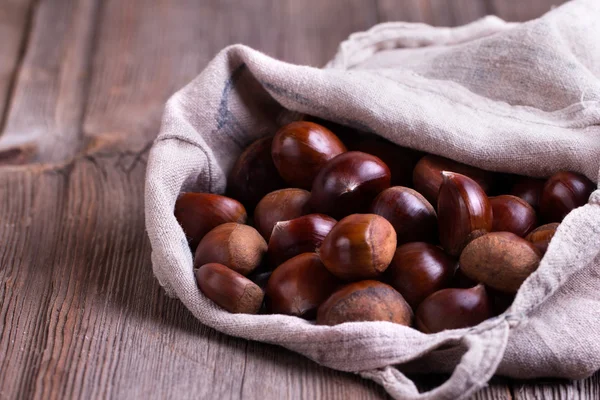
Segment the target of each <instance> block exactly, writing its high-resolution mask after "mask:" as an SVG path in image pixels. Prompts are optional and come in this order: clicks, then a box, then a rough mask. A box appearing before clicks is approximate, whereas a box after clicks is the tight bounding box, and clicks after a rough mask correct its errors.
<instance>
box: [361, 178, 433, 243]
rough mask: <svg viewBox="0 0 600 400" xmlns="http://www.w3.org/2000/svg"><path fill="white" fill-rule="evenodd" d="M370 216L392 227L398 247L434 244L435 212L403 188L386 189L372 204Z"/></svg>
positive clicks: (417, 193) (419, 196)
mask: <svg viewBox="0 0 600 400" xmlns="http://www.w3.org/2000/svg"><path fill="white" fill-rule="evenodd" d="M370 212H371V213H373V214H377V215H381V216H382V217H383V218H385V219H387V220H388V221H389V222H390V223H391V224H392V226H393V227H394V229H395V230H396V240H397V241H398V244H399V245H400V244H403V243H408V242H430V243H435V242H436V241H437V236H438V232H437V230H438V226H437V214H436V213H435V209H434V208H433V206H432V205H431V204H430V203H429V202H428V201H427V199H425V197H423V196H421V194H420V193H419V192H417V191H415V190H412V189H409V188H407V187H402V186H394V187H391V188H389V189H385V190H384V191H383V192H381V193H379V195H378V196H377V197H376V198H375V200H373V204H371V209H370Z"/></svg>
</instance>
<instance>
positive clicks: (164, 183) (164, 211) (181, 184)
mask: <svg viewBox="0 0 600 400" xmlns="http://www.w3.org/2000/svg"><path fill="white" fill-rule="evenodd" d="M599 20H600V2H597V1H593V0H590V1H587V0H579V1H574V2H571V3H568V4H567V5H565V6H563V7H561V8H559V9H556V10H554V11H552V12H550V13H548V14H547V15H545V16H544V17H542V18H540V19H538V20H535V21H531V22H528V23H524V24H507V23H505V22H503V21H501V20H499V19H498V18H493V17H489V18H485V19H483V20H480V21H477V22H475V23H473V24H470V25H467V26H463V27H459V28H453V29H447V28H433V27H430V26H426V25H421V24H405V23H387V24H381V25H378V26H376V27H374V28H373V29H371V30H369V31H368V32H364V33H358V34H354V35H352V36H351V37H350V38H349V39H348V40H347V41H346V42H344V43H342V44H341V46H340V49H339V52H338V54H337V55H336V57H335V58H334V59H333V61H331V62H330V63H329V64H328V66H327V68H325V69H317V68H311V67H305V66H298V65H290V64H286V63H283V62H280V61H277V60H274V59H272V58H270V57H267V56H266V55H264V54H261V53H259V52H257V51H254V50H252V49H250V48H248V47H245V46H239V45H238V46H231V47H228V48H226V49H224V50H223V51H222V52H221V53H219V54H218V55H217V56H216V57H215V59H214V60H213V61H212V62H211V63H210V64H209V65H208V67H207V68H206V69H205V70H204V72H202V73H201V74H200V75H199V76H198V77H197V78H196V79H195V80H194V81H193V82H191V83H190V84H189V85H187V86H186V87H185V88H183V89H182V90H181V91H179V92H178V93H176V94H175V95H174V96H173V97H172V98H171V99H170V100H169V102H168V103H167V106H166V109H165V113H164V118H163V124H162V128H161V131H160V135H159V136H158V138H157V139H156V142H155V144H154V147H153V148H152V151H151V154H150V160H149V164H148V173H147V177H146V224H147V229H148V235H149V237H150V241H151V244H152V263H153V267H154V273H155V275H156V277H157V278H158V280H159V281H160V283H161V285H162V286H163V287H164V288H165V290H166V291H167V292H168V293H169V294H170V295H173V296H176V297H178V298H179V299H180V300H181V301H182V302H183V303H184V304H185V305H186V306H187V307H188V308H189V309H190V310H191V311H192V312H193V314H194V315H195V316H196V317H197V318H198V319H199V320H200V321H202V322H203V323H204V324H206V325H208V326H211V327H213V328H215V329H217V330H219V331H221V332H224V333H226V334H229V335H234V336H239V337H242V338H247V339H252V340H258V341H263V342H268V343H275V344H278V345H281V346H283V347H286V348H288V349H291V350H293V351H296V352H298V353H301V354H303V355H305V356H306V357H309V358H310V359H312V360H315V361H316V362H318V363H320V364H323V365H326V366H328V367H331V368H335V369H339V370H343V371H352V372H357V373H360V374H361V375H362V376H364V377H367V378H370V379H373V380H375V381H377V382H379V383H380V384H382V385H383V386H384V387H385V388H386V390H387V391H388V392H389V393H390V394H391V395H392V396H394V397H396V398H398V399H433V398H436V399H437V398H445V399H458V398H466V397H467V396H469V395H471V394H472V393H474V392H475V391H476V390H477V389H478V388H480V387H482V386H483V385H485V384H486V382H487V381H488V380H489V379H490V377H491V376H492V375H493V374H494V373H498V374H502V375H506V376H511V377H516V378H529V377H540V376H556V377H567V378H581V377H585V376H588V375H590V374H592V373H593V372H594V371H595V370H597V369H598V368H600V340H599V339H600V334H598V330H599V327H600V254H599V252H600V191H596V192H595V193H594V194H593V195H592V196H591V198H590V201H589V204H588V205H586V206H584V207H581V208H579V209H577V210H575V211H573V212H572V213H571V214H569V215H568V216H567V218H566V219H565V220H564V222H563V223H562V224H561V226H560V228H559V229H558V232H557V233H556V236H555V237H554V240H553V241H552V243H551V245H550V248H549V250H548V252H547V254H546V256H545V257H544V259H543V261H542V263H541V265H540V267H539V270H538V271H537V272H535V273H534V274H533V275H532V276H531V277H530V278H529V279H528V280H527V281H526V282H525V284H524V285H523V287H522V288H521V290H520V291H519V293H518V296H517V298H516V300H515V302H514V304H513V306H512V307H511V308H510V309H509V310H508V311H507V312H506V313H504V314H503V315H501V316H499V317H496V318H493V319H491V320H488V321H486V322H484V323H482V324H481V325H479V326H477V327H474V328H472V329H462V330H453V331H445V332H441V333H438V334H434V335H425V334H422V333H420V332H418V331H416V330H414V329H412V328H408V327H404V326H400V325H396V324H392V323H387V322H361V323H347V324H342V325H338V326H334V327H326V326H315V325H313V324H311V323H310V322H307V321H304V320H302V319H299V318H295V317H289V316H283V315H256V316H255V315H233V314H229V313H227V312H225V311H223V310H222V309H220V308H219V307H217V306H216V305H215V304H213V303H212V302H211V301H210V300H208V299H207V298H206V297H204V296H203V295H202V293H201V292H200V291H199V290H198V288H197V286H196V282H195V280H194V274H193V270H192V253H191V252H190V250H189V248H188V245H187V242H186V239H185V236H184V233H183V231H182V230H181V228H180V227H179V225H178V224H177V221H176V220H175V218H174V216H173V207H174V203H175V200H176V198H177V196H178V194H179V193H180V192H182V191H207V192H223V190H224V189H225V183H226V182H225V177H226V174H227V171H228V169H229V168H230V167H231V165H232V163H233V161H234V160H235V159H236V157H237V156H238V155H239V153H240V152H241V151H242V149H243V148H244V147H245V146H247V145H248V144H249V143H251V142H252V141H254V140H255V139H257V138H259V137H261V136H263V135H266V134H272V133H273V132H274V131H275V129H276V127H277V126H278V124H279V123H281V122H282V121H281V118H282V116H284V115H286V113H285V112H286V110H290V111H295V112H300V113H308V114H311V115H316V116H319V117H322V118H326V119H329V120H332V121H336V122H339V123H343V124H347V125H351V126H354V127H357V128H360V129H363V130H367V131H371V132H374V133H376V134H378V135H381V136H383V137H385V138H387V139H389V140H391V141H394V142H396V143H398V144H400V145H403V146H408V147H412V148H415V149H419V150H423V151H426V152H430V153H434V154H440V155H443V156H446V157H450V158H453V159H456V160H459V161H462V162H464V163H468V164H471V165H475V166H477V167H481V168H485V169H489V170H493V171H505V172H514V173H519V174H526V175H531V176H539V177H541V176H548V175H550V174H552V173H553V172H555V171H558V170H572V171H578V172H581V173H583V174H585V175H587V176H588V177H589V178H591V179H592V180H594V181H595V182H597V181H598V179H599V176H598V175H599V167H600V24H598V22H597V21H599ZM400 371H403V372H407V371H437V372H452V375H451V376H450V378H449V380H448V381H446V382H445V383H444V384H443V385H441V386H440V387H438V388H436V389H434V390H432V391H430V392H427V393H421V394H420V393H419V392H418V390H417V389H416V387H415V385H414V384H413V382H411V381H410V380H409V379H408V378H406V376H405V375H404V374H403V373H402V372H400Z"/></svg>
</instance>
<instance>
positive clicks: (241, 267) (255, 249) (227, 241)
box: [194, 222, 267, 275]
mask: <svg viewBox="0 0 600 400" xmlns="http://www.w3.org/2000/svg"><path fill="white" fill-rule="evenodd" d="M266 252H267V242H265V239H263V237H262V236H260V234H259V233H258V231H257V230H256V229H254V228H253V227H251V226H248V225H242V224H236V223H235V222H228V223H226V224H222V225H219V226H217V227H216V228H214V229H213V230H212V231H210V232H208V233H207V234H206V235H205V236H204V237H203V238H202V240H201V241H200V244H199V245H198V248H196V254H195V257H194V266H195V267H199V266H200V265H204V264H208V263H218V264H224V265H226V266H227V267H229V268H231V269H232V270H234V271H236V272H238V273H240V274H242V275H248V274H249V273H251V272H252V271H254V270H255V269H256V268H257V267H258V266H259V265H260V264H261V262H262V260H263V257H264V255H265V254H266Z"/></svg>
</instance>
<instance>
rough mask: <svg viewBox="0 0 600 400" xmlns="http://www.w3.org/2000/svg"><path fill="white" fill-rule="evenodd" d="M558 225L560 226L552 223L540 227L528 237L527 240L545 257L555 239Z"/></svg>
mask: <svg viewBox="0 0 600 400" xmlns="http://www.w3.org/2000/svg"><path fill="white" fill-rule="evenodd" d="M558 225H560V224H559V223H558V222H552V223H550V224H546V225H542V226H539V227H537V228H535V229H534V230H533V231H531V233H530V234H529V235H527V237H526V238H525V239H526V240H529V241H530V242H531V243H533V245H534V246H535V247H536V248H537V249H538V251H539V252H540V254H541V255H542V256H543V255H544V254H546V251H547V250H548V245H549V244H550V241H551V240H552V238H553V237H554V234H555V233H556V229H557V228H558Z"/></svg>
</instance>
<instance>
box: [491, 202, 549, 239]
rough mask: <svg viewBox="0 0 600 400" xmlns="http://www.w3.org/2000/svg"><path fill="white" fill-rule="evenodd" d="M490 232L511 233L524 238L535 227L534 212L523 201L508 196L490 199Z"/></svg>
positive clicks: (535, 218) (535, 217)
mask: <svg viewBox="0 0 600 400" xmlns="http://www.w3.org/2000/svg"><path fill="white" fill-rule="evenodd" d="M489 201H490V205H491V206H492V215H493V223H492V231H494V232H499V231H504V232H512V233H514V234H515V235H517V236H521V237H525V235H527V234H528V233H529V232H531V230H532V229H533V228H535V226H536V225H537V216H536V214H535V210H534V209H533V207H531V205H530V204H529V203H527V202H526V201H525V200H523V199H521V198H519V197H516V196H511V195H508V194H505V195H501V196H496V197H490V198H489Z"/></svg>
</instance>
